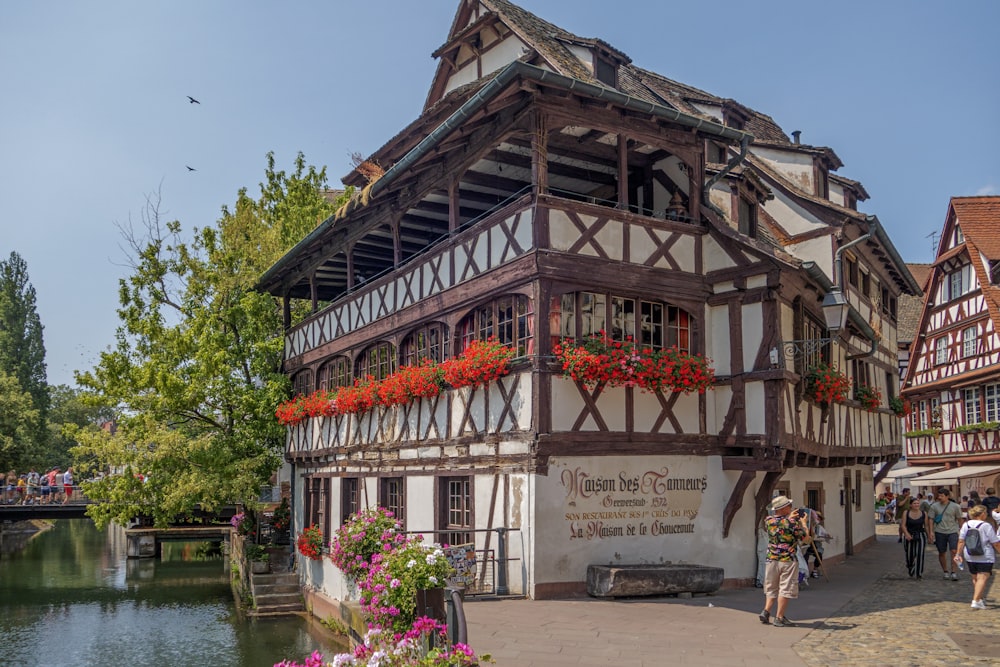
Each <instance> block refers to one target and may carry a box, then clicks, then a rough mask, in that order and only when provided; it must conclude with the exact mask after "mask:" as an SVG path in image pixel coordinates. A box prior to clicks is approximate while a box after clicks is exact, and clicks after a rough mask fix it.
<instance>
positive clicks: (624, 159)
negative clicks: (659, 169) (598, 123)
mask: <svg viewBox="0 0 1000 667" xmlns="http://www.w3.org/2000/svg"><path fill="white" fill-rule="evenodd" d="M618 208H619V209H621V210H623V211H627V210H628V138H627V137H626V136H625V135H624V134H619V135H618Z"/></svg>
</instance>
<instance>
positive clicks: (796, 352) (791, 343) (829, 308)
mask: <svg viewBox="0 0 1000 667" xmlns="http://www.w3.org/2000/svg"><path fill="white" fill-rule="evenodd" d="M820 307H821V308H822V310H823V319H825V320H826V328H827V330H828V331H829V332H830V337H829V338H808V339H805V340H784V341H781V351H780V352H779V351H778V348H776V347H775V348H771V354H770V357H771V365H772V366H778V365H780V362H781V358H782V357H784V358H786V359H789V360H795V359H798V358H800V357H812V356H814V355H817V354H819V353H820V350H822V349H823V346H824V345H826V344H827V343H829V342H830V341H832V340H833V339H834V338H836V336H837V332H838V331H840V330H841V329H843V328H844V327H845V326H847V313H848V311H850V309H851V304H849V303H848V302H847V297H845V296H844V293H843V292H842V291H841V290H840V286H839V285H834V286H833V287H831V288H830V291H829V292H827V293H826V296H824V297H823V304H822V305H821V306H820Z"/></svg>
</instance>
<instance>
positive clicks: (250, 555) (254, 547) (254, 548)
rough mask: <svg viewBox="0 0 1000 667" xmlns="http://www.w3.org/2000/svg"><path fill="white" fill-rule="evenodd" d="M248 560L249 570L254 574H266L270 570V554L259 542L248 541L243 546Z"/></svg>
mask: <svg viewBox="0 0 1000 667" xmlns="http://www.w3.org/2000/svg"><path fill="white" fill-rule="evenodd" d="M243 551H244V553H245V554H246V556H247V560H248V561H250V571H251V572H253V573H254V574H267V573H268V572H270V571H271V555H270V554H269V553H268V552H267V549H266V548H264V546H263V545H261V544H252V543H248V544H246V545H245V546H244V548H243Z"/></svg>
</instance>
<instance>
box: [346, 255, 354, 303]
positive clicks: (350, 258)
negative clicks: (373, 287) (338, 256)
mask: <svg viewBox="0 0 1000 667" xmlns="http://www.w3.org/2000/svg"><path fill="white" fill-rule="evenodd" d="M344 252H345V253H346V254H347V291H348V292H349V291H351V290H352V289H354V244H353V243H348V244H347V247H346V248H345V249H344Z"/></svg>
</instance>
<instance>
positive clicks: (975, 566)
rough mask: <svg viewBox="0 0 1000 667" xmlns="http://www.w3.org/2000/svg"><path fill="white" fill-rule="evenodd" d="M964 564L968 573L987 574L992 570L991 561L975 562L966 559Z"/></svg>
mask: <svg viewBox="0 0 1000 667" xmlns="http://www.w3.org/2000/svg"><path fill="white" fill-rule="evenodd" d="M965 564H966V565H968V566H969V574H989V573H990V572H992V571H993V563H975V562H973V561H971V560H967V561H965Z"/></svg>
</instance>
